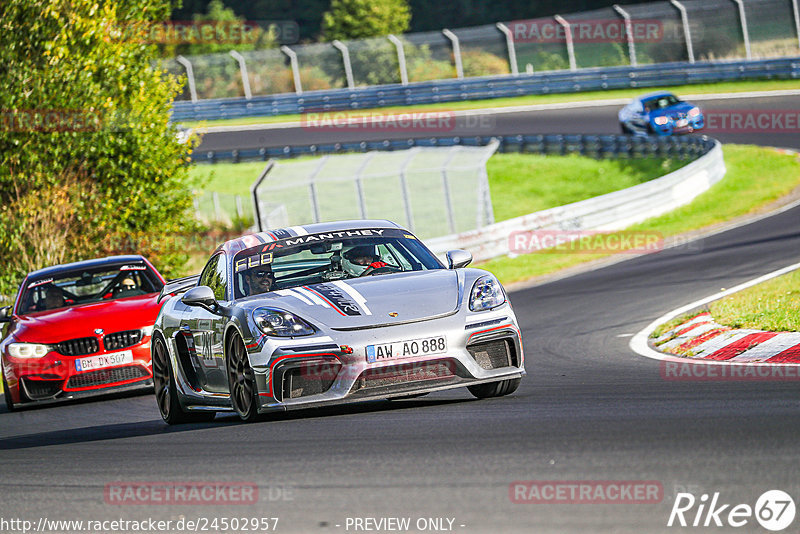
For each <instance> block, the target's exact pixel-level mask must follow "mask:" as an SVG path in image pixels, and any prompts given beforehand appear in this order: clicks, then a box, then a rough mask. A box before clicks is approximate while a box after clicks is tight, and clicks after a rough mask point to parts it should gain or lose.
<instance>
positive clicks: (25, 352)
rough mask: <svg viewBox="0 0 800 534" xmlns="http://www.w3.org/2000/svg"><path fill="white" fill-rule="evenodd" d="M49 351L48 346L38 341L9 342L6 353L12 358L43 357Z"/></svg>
mask: <svg viewBox="0 0 800 534" xmlns="http://www.w3.org/2000/svg"><path fill="white" fill-rule="evenodd" d="M48 352H50V347H49V346H47V345H41V344H39V343H10V344H9V345H8V354H9V356H11V357H13V358H43V357H45V356H47V353H48Z"/></svg>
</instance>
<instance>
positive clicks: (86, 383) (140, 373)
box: [67, 366, 148, 389]
mask: <svg viewBox="0 0 800 534" xmlns="http://www.w3.org/2000/svg"><path fill="white" fill-rule="evenodd" d="M147 376H148V374H147V371H145V370H144V369H142V368H141V367H137V366H128V367H117V368H116V369H101V370H99V371H92V372H90V373H82V374H79V375H74V376H72V377H70V379H69V382H67V388H68V389H79V388H88V387H92V386H102V385H105V384H113V383H114V382H124V381H126V380H134V379H136V378H145V377H147Z"/></svg>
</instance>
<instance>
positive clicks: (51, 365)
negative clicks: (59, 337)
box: [3, 337, 153, 404]
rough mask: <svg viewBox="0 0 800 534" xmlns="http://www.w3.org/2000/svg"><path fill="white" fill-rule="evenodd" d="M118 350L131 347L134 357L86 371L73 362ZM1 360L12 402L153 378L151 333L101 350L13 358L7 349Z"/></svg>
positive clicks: (77, 394) (70, 395)
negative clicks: (120, 346)
mask: <svg viewBox="0 0 800 534" xmlns="http://www.w3.org/2000/svg"><path fill="white" fill-rule="evenodd" d="M120 351H131V353H132V356H133V358H132V359H133V361H132V362H131V363H126V364H123V365H116V366H110V367H102V368H100V369H93V370H88V371H80V370H79V366H78V365H77V364H76V362H77V361H78V360H81V359H83V358H91V357H95V356H103V355H108V354H112V353H118V352H120ZM3 364H4V365H3V376H4V377H5V380H6V383H7V384H8V386H9V390H10V392H11V398H12V400H13V402H14V403H15V404H23V403H22V399H23V398H27V399H29V400H30V401H31V403H40V402H43V401H57V400H65V399H72V398H77V397H85V396H89V395H91V394H102V393H108V392H110V391H117V390H125V389H131V388H140V387H146V386H148V385H151V384H152V378H153V372H152V364H151V361H150V337H145V338H144V339H142V341H140V342H139V343H137V344H136V345H134V346H132V347H127V348H124V349H120V350H115V351H106V350H100V351H99V352H96V353H92V354H85V355H81V356H64V355H63V354H59V353H57V352H49V353H48V354H47V355H45V356H44V357H42V358H35V359H34V358H24V359H23V358H12V357H11V356H9V355H8V354H7V353H6V354H4V355H3ZM21 394H22V395H21ZM24 404H29V403H27V402H26V403H24Z"/></svg>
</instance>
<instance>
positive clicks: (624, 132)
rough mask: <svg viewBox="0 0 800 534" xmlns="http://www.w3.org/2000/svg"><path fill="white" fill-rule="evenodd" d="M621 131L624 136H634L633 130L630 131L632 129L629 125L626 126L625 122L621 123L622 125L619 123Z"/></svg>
mask: <svg viewBox="0 0 800 534" xmlns="http://www.w3.org/2000/svg"><path fill="white" fill-rule="evenodd" d="M619 129H620V130H622V133H623V134H624V135H631V134H633V132H632V131H631V129H630V128H628V125H627V124H625V123H624V122H620V123H619Z"/></svg>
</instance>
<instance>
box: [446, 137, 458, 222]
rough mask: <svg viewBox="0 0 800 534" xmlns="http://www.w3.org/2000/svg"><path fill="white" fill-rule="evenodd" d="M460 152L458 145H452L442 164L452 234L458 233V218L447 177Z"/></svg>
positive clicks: (448, 219) (448, 218) (448, 220)
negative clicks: (454, 210)
mask: <svg viewBox="0 0 800 534" xmlns="http://www.w3.org/2000/svg"><path fill="white" fill-rule="evenodd" d="M458 152H459V148H458V147H452V148H451V149H450V154H449V155H448V156H447V159H446V160H445V162H444V164H443V165H442V191H444V202H445V206H446V207H447V225H448V227H449V228H450V233H451V234H455V233H456V219H455V217H454V216H453V199H452V198H451V196H450V179H449V178H448V177H447V167H448V166H449V165H450V162H451V161H453V158H454V157H455V156H456V155H457V154H458Z"/></svg>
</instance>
